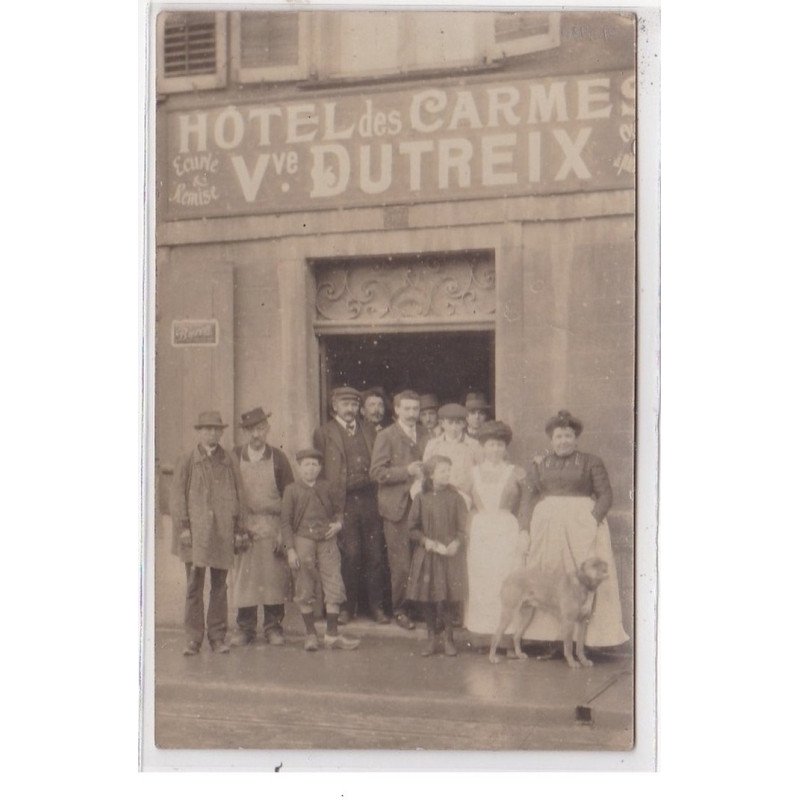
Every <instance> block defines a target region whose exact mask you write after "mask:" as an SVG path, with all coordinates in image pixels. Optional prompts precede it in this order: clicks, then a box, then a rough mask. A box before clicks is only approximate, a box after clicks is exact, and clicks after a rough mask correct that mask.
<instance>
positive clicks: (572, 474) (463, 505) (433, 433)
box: [171, 386, 628, 656]
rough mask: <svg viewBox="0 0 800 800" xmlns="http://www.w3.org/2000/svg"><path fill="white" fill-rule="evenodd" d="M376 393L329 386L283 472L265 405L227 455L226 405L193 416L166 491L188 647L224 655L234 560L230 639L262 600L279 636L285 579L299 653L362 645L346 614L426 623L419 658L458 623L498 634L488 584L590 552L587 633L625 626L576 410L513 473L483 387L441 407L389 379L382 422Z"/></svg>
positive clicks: (557, 419)
mask: <svg viewBox="0 0 800 800" xmlns="http://www.w3.org/2000/svg"><path fill="white" fill-rule="evenodd" d="M387 405H388V402H387V399H386V398H385V396H384V394H383V392H382V390H381V389H379V388H376V389H370V390H368V391H366V392H363V393H362V392H358V391H356V390H355V389H353V388H351V387H348V386H341V387H338V388H336V389H334V391H333V393H332V397H331V411H332V415H331V419H330V420H328V421H327V422H325V423H324V424H322V425H321V426H320V427H319V428H317V430H316V431H315V432H314V435H313V446H312V447H308V448H304V449H302V450H300V451H299V452H297V453H296V454H295V461H296V474H295V472H294V471H293V469H292V466H291V464H290V462H289V459H288V458H287V457H286V455H285V454H284V453H283V452H282V451H281V450H280V449H279V448H276V447H273V446H271V445H270V444H269V441H268V439H269V430H270V426H269V417H270V416H271V415H270V414H269V413H267V412H265V411H264V410H263V409H262V408H256V409H253V410H251V411H247V412H245V413H244V414H242V418H241V427H242V429H243V431H244V432H245V434H246V435H247V438H248V441H247V443H246V444H245V445H243V446H240V447H236V448H234V449H233V451H232V452H231V453H228V452H227V451H226V450H224V449H223V448H222V446H221V445H220V444H219V442H220V438H221V435H222V432H223V430H224V429H225V428H226V427H227V426H226V425H225V424H224V423H223V421H222V418H221V415H220V414H219V413H218V412H215V411H209V412H204V413H202V414H200V416H199V419H198V421H197V424H196V425H195V428H196V430H197V431H198V443H197V445H196V446H195V447H194V448H193V449H192V451H191V452H190V453H189V454H188V455H186V457H185V458H183V459H182V460H181V462H180V464H179V466H178V469H177V470H176V472H175V477H174V480H173V485H172V500H171V505H172V516H173V552H174V553H175V554H176V555H178V556H179V557H180V558H181V559H182V561H183V562H184V564H185V568H186V577H187V589H186V606H185V617H184V621H185V631H186V646H185V649H184V654H185V655H195V654H197V653H198V652H199V651H200V647H201V645H202V642H203V639H204V637H205V636H207V637H208V641H209V644H210V646H211V649H212V650H213V651H214V652H218V653H226V652H229V645H228V643H227V641H226V639H227V621H228V572H229V571H231V573H232V576H231V581H230V589H231V594H232V600H233V604H234V606H235V607H236V609H237V611H236V631H235V633H234V636H233V638H232V641H231V644H233V645H238V646H244V645H247V644H250V643H251V642H253V641H254V640H255V638H256V635H257V624H258V608H259V606H262V607H263V612H262V613H263V621H262V625H263V630H264V635H265V637H266V639H267V641H268V642H269V643H270V644H272V645H282V644H284V643H285V638H284V633H283V626H282V623H283V618H284V612H285V605H284V604H285V602H286V600H287V598H288V597H289V596H290V594H291V593H292V587H293V599H294V602H295V603H296V604H297V606H298V607H299V610H300V612H301V614H302V617H303V622H304V625H305V633H306V635H305V642H304V648H305V650H307V651H314V650H317V649H319V647H320V646H321V645H322V646H324V647H326V648H329V649H342V650H352V649H355V648H356V647H358V645H359V640H358V639H355V638H352V637H349V636H346V635H343V634H342V633H341V632H340V626H344V625H346V624H347V623H349V622H350V621H351V620H352V619H353V618H354V617H355V616H356V615H359V616H368V617H371V618H372V619H373V620H374V621H375V622H377V623H379V624H390V623H391V622H392V619H394V622H395V624H397V625H399V626H400V627H401V628H404V629H406V630H412V629H414V628H415V627H416V622H415V619H416V620H424V622H425V625H426V628H427V640H426V643H425V645H424V646H423V649H422V652H421V655H426V656H427V655H432V654H434V653H435V652H437V651H438V650H439V649H441V650H443V652H444V653H445V654H446V655H450V656H454V655H456V654H457V652H458V651H457V648H456V645H455V642H454V639H453V628H454V626H455V625H457V624H461V623H463V625H464V627H465V628H466V629H467V630H468V631H469V632H470V633H471V634H475V635H488V634H491V633H492V632H493V631H494V630H495V628H496V626H497V623H498V618H499V614H500V586H501V584H502V581H503V579H504V578H505V577H506V576H507V575H508V574H509V573H510V572H511V571H513V570H514V569H515V568H517V567H519V566H523V565H525V564H537V565H538V566H540V567H542V568H544V569H546V570H547V571H550V572H553V573H558V572H566V573H567V574H572V573H574V572H575V571H576V570H577V567H578V565H579V564H581V563H582V562H583V561H584V560H585V559H587V558H589V557H592V556H596V557H599V558H602V559H603V560H605V561H606V562H607V563H608V565H609V579H608V580H606V581H604V582H603V583H602V584H601V586H600V588H598V590H597V593H596V597H595V601H594V612H593V614H592V618H591V621H590V623H589V627H588V630H587V634H586V644H587V645H588V646H590V647H591V646H594V647H598V646H613V645H618V644H621V643H623V642H625V641H626V640H627V639H628V636H627V634H626V633H625V630H624V628H623V625H622V613H621V607H620V598H619V587H618V582H617V576H616V570H615V566H614V557H613V553H612V548H611V538H610V533H609V528H608V524H607V521H606V516H607V514H608V511H609V509H610V507H611V503H612V493H611V486H610V482H609V479H608V475H607V473H606V469H605V466H604V464H603V462H602V460H601V459H600V458H598V457H597V456H593V455H590V454H588V453H584V452H582V451H579V450H578V448H577V442H578V437H579V436H580V434H581V432H582V429H583V426H582V423H581V422H580V420H578V419H576V418H575V417H573V416H572V415H571V414H570V413H569V412H567V411H560V412H559V413H558V414H557V415H555V416H554V417H552V418H551V419H550V420H548V421H547V424H546V425H545V430H546V433H547V435H548V436H549V437H550V440H551V447H550V448H549V449H548V451H547V452H546V453H545V454H544V455H543V456H537V457H536V458H535V459H533V461H532V463H531V465H530V467H529V469H528V470H526V469H523V468H522V467H520V466H515V465H513V464H511V463H510V462H509V460H508V458H507V447H508V445H509V443H510V442H511V438H512V431H511V428H510V427H509V426H508V425H506V424H505V423H504V422H502V421H500V420H493V419H489V417H490V413H489V412H490V410H491V408H490V406H489V404H488V403H487V402H486V399H485V397H484V396H483V395H481V394H479V393H470V394H468V395H467V397H466V399H465V402H464V404H463V405H462V404H459V403H447V404H445V405H439V403H438V402H437V399H436V398H435V397H434V396H432V395H423V396H422V397H420V396H419V395H418V394H417V393H416V392H414V391H410V390H408V391H402V392H400V393H398V394H397V395H395V396H394V398H393V403H392V406H393V412H394V415H393V420H392V421H390V422H389V423H388V424H387V420H386V416H387ZM387 566H388V570H387ZM206 569H208V571H209V574H210V583H211V586H210V595H209V603H208V609H207V614H206V613H205V608H204V600H203V587H204V582H205V574H206ZM387 571H388V581H389V586H390V598H389V597H388V596H387V595H388V594H389V592H387V589H388V588H389V587H387V586H386V577H387ZM320 601H324V618H325V622H324V624H325V631H324V635H323V636H322V638H320V637H319V636H318V632H317V629H316V624H317V619H316V615H315V608H316V607H317V606H318V605H319V603H320ZM387 612H390V614H389V613H387ZM525 638H526V639H529V640H537V641H544V642H548V641H553V642H555V641H558V640H560V638H561V629H560V625H559V620H557V619H556V618H555V617H553V616H552V615H550V614H548V613H547V612H546V611H538V612H537V613H536V614H535V615H534V618H533V621H532V623H531V625H530V626H529V628H528V630H527V632H526V634H525Z"/></svg>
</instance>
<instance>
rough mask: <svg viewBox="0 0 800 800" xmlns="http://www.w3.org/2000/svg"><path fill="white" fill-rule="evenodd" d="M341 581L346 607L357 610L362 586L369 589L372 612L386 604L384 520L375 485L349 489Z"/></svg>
mask: <svg viewBox="0 0 800 800" xmlns="http://www.w3.org/2000/svg"><path fill="white" fill-rule="evenodd" d="M339 551H340V552H341V554H342V580H343V581H344V588H345V593H346V594H347V610H348V611H350V613H351V614H352V613H355V604H356V600H357V598H358V596H359V586H360V585H361V584H363V585H364V588H365V589H366V596H367V602H368V603H369V611H370V612H373V611H375V610H376V609H378V608H380V607H381V606H382V605H383V520H382V519H381V516H380V514H378V500H377V497H376V494H375V489H374V487H372V486H367V487H364V488H363V489H357V490H356V491H353V492H348V494H347V499H346V500H345V506H344V520H343V522H342V530H341V531H340V532H339Z"/></svg>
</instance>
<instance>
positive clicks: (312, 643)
mask: <svg viewBox="0 0 800 800" xmlns="http://www.w3.org/2000/svg"><path fill="white" fill-rule="evenodd" d="M303 650H306V651H307V652H309V653H313V652H315V651H316V650H319V639H318V638H317V634H316V633H309V634H308V636H306V641H305V644H304V645H303Z"/></svg>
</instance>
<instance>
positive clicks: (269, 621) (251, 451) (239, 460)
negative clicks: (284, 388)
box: [231, 407, 294, 646]
mask: <svg viewBox="0 0 800 800" xmlns="http://www.w3.org/2000/svg"><path fill="white" fill-rule="evenodd" d="M271 416H272V414H271V412H270V413H267V412H265V411H264V409H263V408H260V407H259V408H254V409H253V410H252V411H246V412H245V413H244V414H242V422H241V426H242V429H243V430H244V431H245V433H246V434H247V436H248V442H247V444H246V445H244V446H243V447H236V448H234V450H233V463H234V466H235V467H236V468H237V470H238V472H239V477H240V481H241V485H242V515H241V517H242V526H243V528H244V532H245V533H246V535H247V541H246V543H245V547H244V548H243V549H242V550H241V551H240V552H239V553H237V555H236V558H235V559H234V565H233V576H232V577H233V582H232V584H231V591H232V593H233V605H234V606H235V607H236V608H237V609H238V611H237V613H236V625H237V627H238V631H237V632H236V635H235V636H234V638H233V641H232V644H234V645H239V646H241V645H247V644H250V643H251V642H252V641H253V640H254V639H255V638H256V624H257V621H258V607H259V606H263V607H264V636H265V637H266V639H267V641H268V642H269V643H270V644H273V645H282V644H284V638H283V628H282V627H281V623H282V622H283V615H284V601H285V599H286V596H287V595H288V593H289V583H290V576H289V565H288V564H287V563H286V558H285V554H284V552H283V542H282V541H281V531H280V522H281V498H282V497H283V492H284V489H286V487H287V486H288V485H289V484H290V483H292V481H293V480H294V475H293V474H292V467H291V465H290V464H289V459H288V458H286V456H285V455H284V454H283V453H282V452H281V451H280V450H279V449H278V448H276V447H270V445H269V444H268V443H267V437H268V435H269V417H271Z"/></svg>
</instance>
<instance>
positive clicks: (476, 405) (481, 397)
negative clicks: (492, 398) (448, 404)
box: [464, 392, 492, 440]
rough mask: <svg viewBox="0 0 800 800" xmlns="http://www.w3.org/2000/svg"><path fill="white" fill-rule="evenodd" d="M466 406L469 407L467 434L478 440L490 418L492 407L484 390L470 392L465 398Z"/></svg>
mask: <svg viewBox="0 0 800 800" xmlns="http://www.w3.org/2000/svg"><path fill="white" fill-rule="evenodd" d="M464 407H465V408H466V409H467V436H469V437H470V438H471V439H476V440H477V438H478V432H479V431H480V429H481V427H482V426H483V423H484V422H486V420H487V419H489V412H490V411H491V408H492V407H491V406H490V405H489V404H488V403H487V402H486V395H485V394H483V392H470V393H469V394H468V395H467V397H466V400H464Z"/></svg>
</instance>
